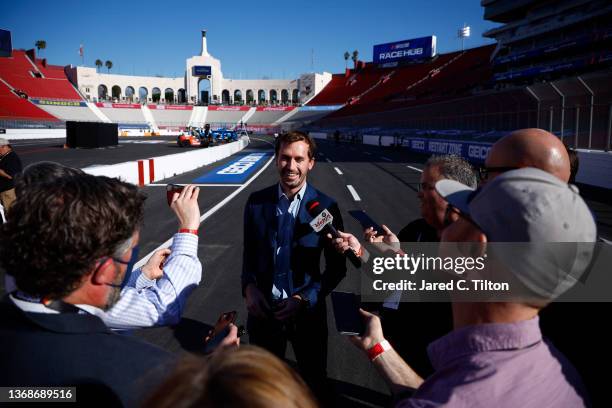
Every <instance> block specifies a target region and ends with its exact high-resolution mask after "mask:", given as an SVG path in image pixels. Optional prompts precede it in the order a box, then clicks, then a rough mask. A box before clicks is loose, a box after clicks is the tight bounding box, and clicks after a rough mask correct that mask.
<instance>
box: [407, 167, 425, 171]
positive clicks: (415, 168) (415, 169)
mask: <svg viewBox="0 0 612 408" xmlns="http://www.w3.org/2000/svg"><path fill="white" fill-rule="evenodd" d="M406 167H408V168H409V169H412V170H414V171H418V172H419V173H422V172H423V170H421V169H419V168H418V167H412V166H406Z"/></svg>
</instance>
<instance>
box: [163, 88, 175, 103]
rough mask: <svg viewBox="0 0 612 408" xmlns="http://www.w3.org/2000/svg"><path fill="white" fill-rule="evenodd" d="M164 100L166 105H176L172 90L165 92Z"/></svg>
mask: <svg viewBox="0 0 612 408" xmlns="http://www.w3.org/2000/svg"><path fill="white" fill-rule="evenodd" d="M164 100H165V101H166V103H174V90H173V89H172V88H166V89H165V90H164Z"/></svg>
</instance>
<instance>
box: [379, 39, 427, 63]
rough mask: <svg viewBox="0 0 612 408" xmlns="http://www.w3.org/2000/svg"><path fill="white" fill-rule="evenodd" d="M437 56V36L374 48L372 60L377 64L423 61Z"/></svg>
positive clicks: (380, 45)
mask: <svg viewBox="0 0 612 408" xmlns="http://www.w3.org/2000/svg"><path fill="white" fill-rule="evenodd" d="M435 55H436V36H435V35H432V36H429V37H421V38H413V39H412V40H404V41H397V42H392V43H387V44H378V45H375V46H374V56H373V58H372V60H373V61H374V63H375V64H387V63H391V62H400V61H410V60H421V59H428V58H432V57H434V56H435Z"/></svg>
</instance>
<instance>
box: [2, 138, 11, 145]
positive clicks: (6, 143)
mask: <svg viewBox="0 0 612 408" xmlns="http://www.w3.org/2000/svg"><path fill="white" fill-rule="evenodd" d="M10 144H11V143H10V142H9V141H8V139H5V138H3V137H0V146H6V145H10Z"/></svg>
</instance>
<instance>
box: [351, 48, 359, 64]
mask: <svg viewBox="0 0 612 408" xmlns="http://www.w3.org/2000/svg"><path fill="white" fill-rule="evenodd" d="M358 58H359V51H357V50H355V51H353V56H352V57H351V59H352V60H353V64H354V65H355V68H357V61H358Z"/></svg>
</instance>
